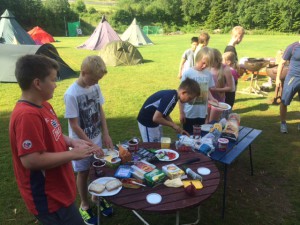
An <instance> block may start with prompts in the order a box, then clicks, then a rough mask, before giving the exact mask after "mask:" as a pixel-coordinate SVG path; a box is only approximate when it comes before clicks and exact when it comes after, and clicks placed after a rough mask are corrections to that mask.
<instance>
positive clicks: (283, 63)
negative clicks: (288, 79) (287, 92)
mask: <svg viewBox="0 0 300 225" xmlns="http://www.w3.org/2000/svg"><path fill="white" fill-rule="evenodd" d="M285 63H286V60H284V59H281V60H280V62H279V64H278V68H277V74H276V87H280V86H282V83H281V80H280V74H281V73H282V70H283V67H284V65H285Z"/></svg>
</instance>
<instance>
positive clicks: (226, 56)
mask: <svg viewBox="0 0 300 225" xmlns="http://www.w3.org/2000/svg"><path fill="white" fill-rule="evenodd" d="M222 58H223V64H224V65H227V66H229V69H230V72H231V74H232V77H233V85H234V86H233V88H232V90H229V91H227V92H235V91H236V84H237V82H238V79H239V78H240V74H239V73H238V72H237V71H236V69H235V68H236V63H235V55H234V53H233V52H225V53H223V56H222ZM225 101H226V93H225ZM234 102H235V94H234V95H233V96H232V98H230V99H228V100H227V101H226V103H227V104H229V105H230V106H231V107H232V106H233V105H234ZM230 111H231V109H230Z"/></svg>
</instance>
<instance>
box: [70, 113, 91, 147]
mask: <svg viewBox="0 0 300 225" xmlns="http://www.w3.org/2000/svg"><path fill="white" fill-rule="evenodd" d="M68 120H69V123H70V126H71V128H72V130H73V131H74V132H75V134H76V135H77V136H78V137H79V138H80V139H82V140H85V141H88V142H90V143H92V141H91V140H90V139H89V138H88V136H87V135H86V134H85V133H84V131H83V130H82V129H81V127H80V126H79V122H78V120H79V118H78V117H76V118H69V119H68Z"/></svg>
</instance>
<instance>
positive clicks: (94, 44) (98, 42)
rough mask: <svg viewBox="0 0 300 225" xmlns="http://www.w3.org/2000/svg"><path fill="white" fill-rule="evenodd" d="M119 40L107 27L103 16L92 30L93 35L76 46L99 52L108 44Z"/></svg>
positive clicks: (109, 27)
mask: <svg viewBox="0 0 300 225" xmlns="http://www.w3.org/2000/svg"><path fill="white" fill-rule="evenodd" d="M119 40H120V38H119V35H118V34H117V33H116V32H115V31H114V29H113V28H112V27H111V26H110V25H109V23H108V22H107V20H106V19H105V16H103V17H102V20H101V22H100V23H99V24H98V26H97V27H96V29H95V30H94V33H93V34H92V35H91V36H90V37H89V39H88V40H86V41H85V42H84V43H83V44H82V45H80V46H78V48H84V49H90V50H100V49H101V48H103V47H104V46H105V45H106V44H108V43H109V42H111V41H119Z"/></svg>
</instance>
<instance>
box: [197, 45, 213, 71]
mask: <svg viewBox="0 0 300 225" xmlns="http://www.w3.org/2000/svg"><path fill="white" fill-rule="evenodd" d="M203 58H205V59H206V66H207V67H211V65H212V63H213V53H212V50H211V48H209V47H202V48H201V49H200V50H199V52H197V54H196V57H195V63H197V62H199V61H200V60H202V59H203Z"/></svg>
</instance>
